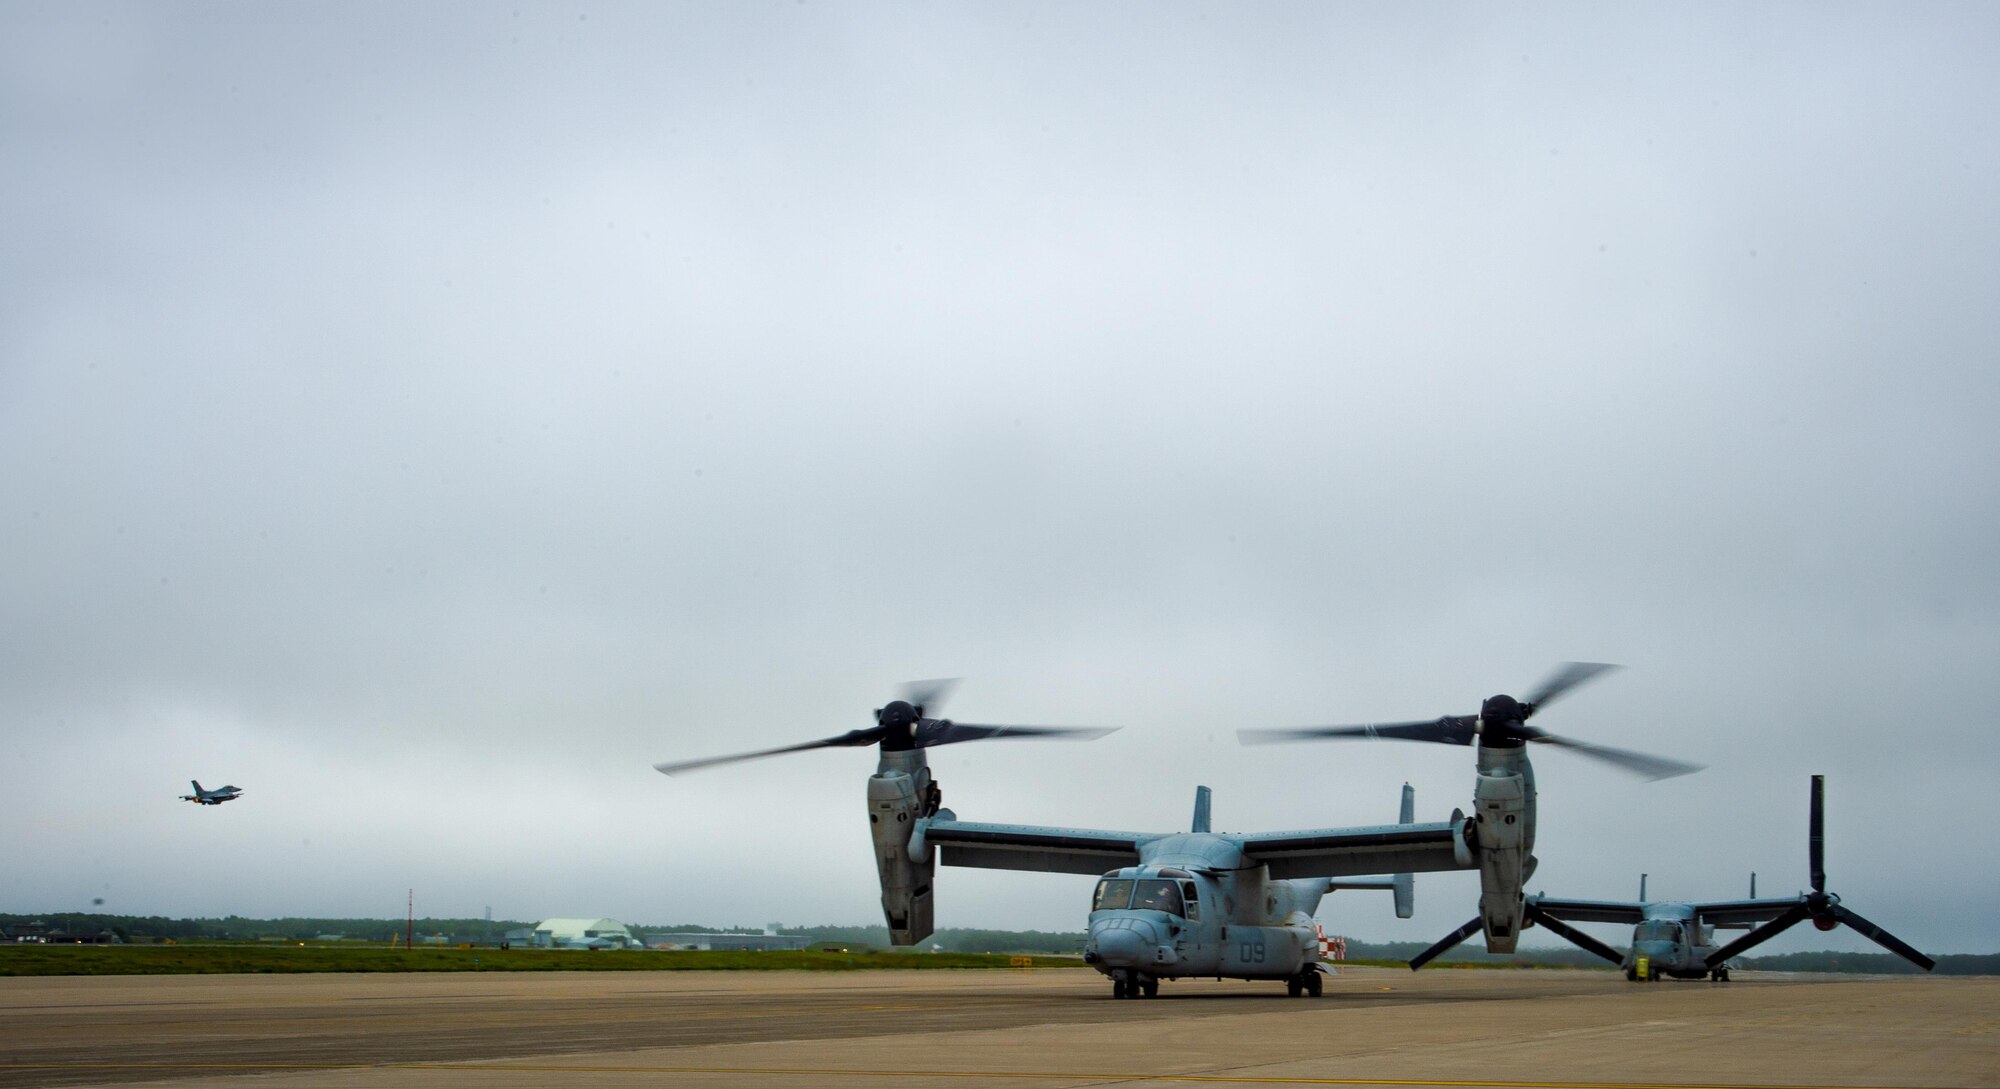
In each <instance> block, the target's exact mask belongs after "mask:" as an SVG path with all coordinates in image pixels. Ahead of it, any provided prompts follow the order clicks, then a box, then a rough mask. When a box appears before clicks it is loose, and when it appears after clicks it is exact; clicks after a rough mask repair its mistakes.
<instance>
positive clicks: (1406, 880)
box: [1389, 783, 1417, 919]
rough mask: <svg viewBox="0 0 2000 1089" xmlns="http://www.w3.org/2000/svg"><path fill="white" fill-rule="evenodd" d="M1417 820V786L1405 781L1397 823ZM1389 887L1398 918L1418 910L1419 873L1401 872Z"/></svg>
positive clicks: (1404, 917) (1407, 916)
mask: <svg viewBox="0 0 2000 1089" xmlns="http://www.w3.org/2000/svg"><path fill="white" fill-rule="evenodd" d="M1416 822H1417V788H1416V787H1413V786H1411V785H1410V784H1408V783H1404V784H1403V809H1402V812H1401V813H1400V814H1399V815H1398V816H1397V823H1398V824H1415V823H1416ZM1389 887H1390V890H1391V891H1392V892H1394V893H1395V896H1396V918H1398V919H1407V918H1409V917H1410V916H1411V915H1413V914H1415V913H1416V910H1417V875H1415V874H1411V873H1399V874H1397V875H1395V878H1394V883H1393V884H1391V885H1390V886H1389Z"/></svg>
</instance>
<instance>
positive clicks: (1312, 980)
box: [1306, 972, 1326, 998]
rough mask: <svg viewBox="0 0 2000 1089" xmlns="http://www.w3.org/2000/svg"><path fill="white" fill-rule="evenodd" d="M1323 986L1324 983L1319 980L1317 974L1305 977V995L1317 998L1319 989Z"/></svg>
mask: <svg viewBox="0 0 2000 1089" xmlns="http://www.w3.org/2000/svg"><path fill="white" fill-rule="evenodd" d="M1325 985H1326V984H1325V982H1324V981H1323V980H1321V979H1320V976H1319V973H1318V972H1314V973H1313V974H1312V975H1309V976H1307V977H1306V993H1307V994H1309V995H1311V996H1313V997H1314V998H1318V997H1319V992H1320V989H1321V988H1322V987H1324V986H1325Z"/></svg>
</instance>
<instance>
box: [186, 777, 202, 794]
mask: <svg viewBox="0 0 2000 1089" xmlns="http://www.w3.org/2000/svg"><path fill="white" fill-rule="evenodd" d="M188 785H190V786H192V787H194V792H195V793H196V794H200V793H201V780H199V779H189V780H188Z"/></svg>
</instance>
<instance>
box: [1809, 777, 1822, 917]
mask: <svg viewBox="0 0 2000 1089" xmlns="http://www.w3.org/2000/svg"><path fill="white" fill-rule="evenodd" d="M1806 861H1807V862H1808V863H1809V864H1810V865H1811V866H1812V887H1813V891H1814V892H1825V891H1826V776H1824V775H1815V776H1813V777H1812V821H1811V823H1810V824H1809V825H1808V826H1807V828H1806Z"/></svg>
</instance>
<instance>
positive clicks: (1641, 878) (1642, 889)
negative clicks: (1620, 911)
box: [1639, 874, 1757, 904]
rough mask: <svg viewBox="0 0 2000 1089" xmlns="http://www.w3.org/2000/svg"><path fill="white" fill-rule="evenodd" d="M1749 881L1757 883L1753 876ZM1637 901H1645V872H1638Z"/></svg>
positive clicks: (1753, 893) (1753, 894)
mask: <svg viewBox="0 0 2000 1089" xmlns="http://www.w3.org/2000/svg"><path fill="white" fill-rule="evenodd" d="M1750 883H1751V884H1753V885H1754V884H1756V883H1757V879H1756V878H1754V877H1753V878H1751V879H1750ZM1750 895H1752V896H1755V895H1757V894H1756V893H1755V892H1752V893H1751V894H1750ZM1639 902H1640V903H1642V904H1643V903H1645V902H1646V875H1645V874H1640V875H1639Z"/></svg>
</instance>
